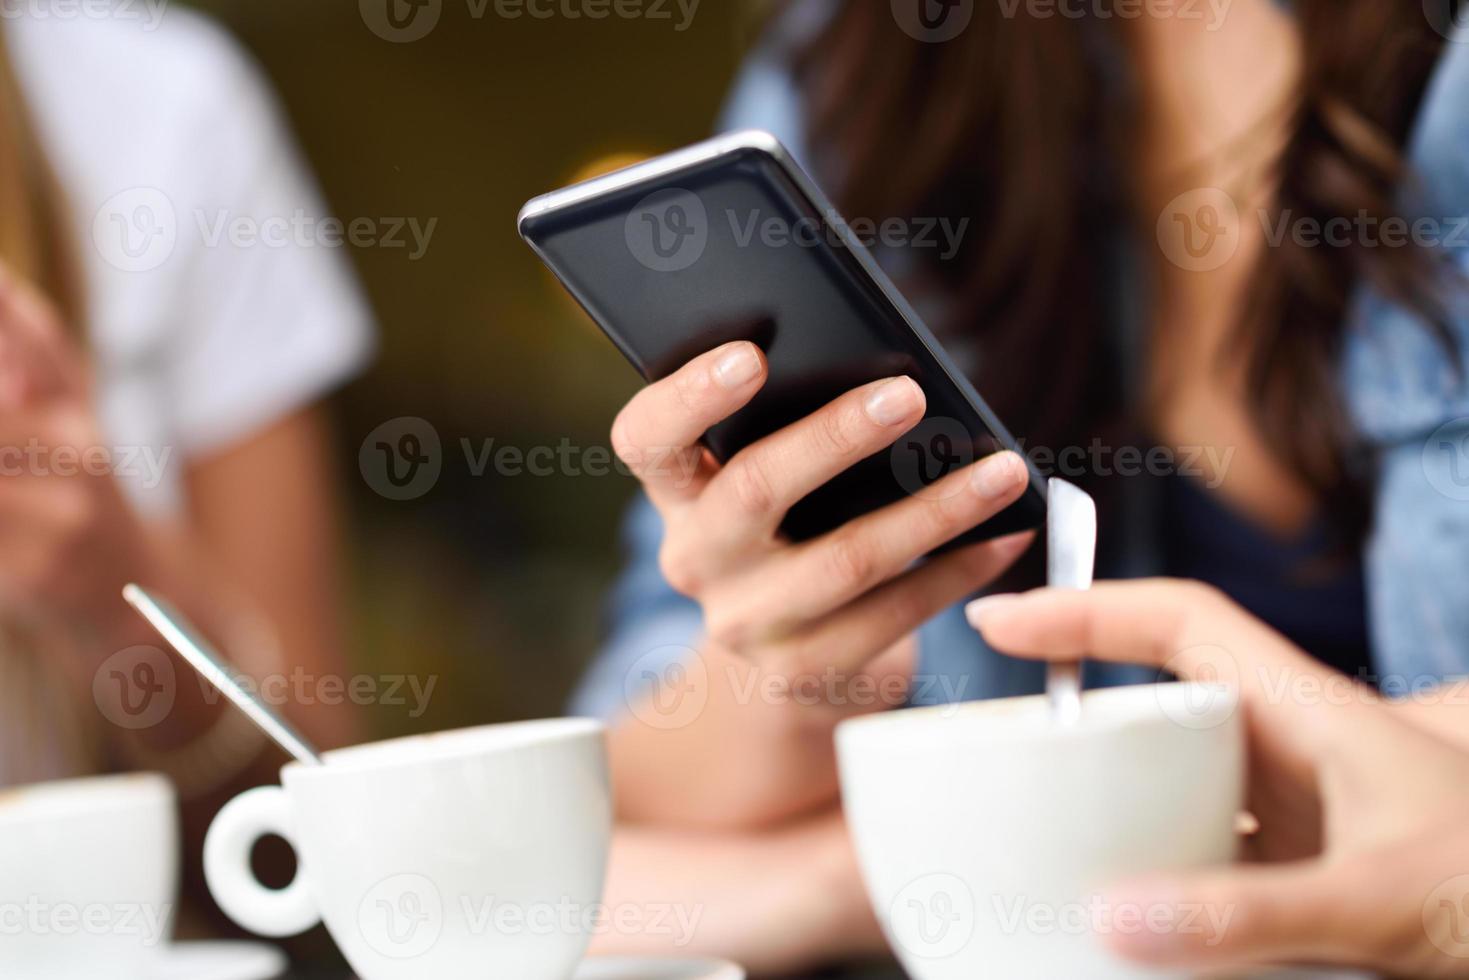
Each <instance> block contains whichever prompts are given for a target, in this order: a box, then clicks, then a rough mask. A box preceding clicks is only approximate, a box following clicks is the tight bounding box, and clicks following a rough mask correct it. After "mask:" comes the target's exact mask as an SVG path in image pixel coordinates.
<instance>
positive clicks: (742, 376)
mask: <svg viewBox="0 0 1469 980" xmlns="http://www.w3.org/2000/svg"><path fill="white" fill-rule="evenodd" d="M759 373H760V356H759V355H758V354H756V353H755V348H754V347H752V346H750V345H749V344H746V343H739V344H734V345H732V346H731V347H730V349H729V350H727V351H725V352H724V353H723V354H721V355H719V360H718V361H716V362H715V363H714V380H716V381H718V382H719V386H720V387H721V388H739V387H741V386H742V385H747V384H749V383H750V382H751V381H753V380H755V375H757V374H759Z"/></svg>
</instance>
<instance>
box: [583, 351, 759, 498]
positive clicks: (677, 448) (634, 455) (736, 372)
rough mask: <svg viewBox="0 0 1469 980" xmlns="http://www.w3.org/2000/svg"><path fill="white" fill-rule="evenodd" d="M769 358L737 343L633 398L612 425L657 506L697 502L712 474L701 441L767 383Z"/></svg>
mask: <svg viewBox="0 0 1469 980" xmlns="http://www.w3.org/2000/svg"><path fill="white" fill-rule="evenodd" d="M766 375H767V369H766V364H765V355H764V354H763V353H761V351H760V348H759V347H756V346H755V345H754V344H752V343H749V342H748V341H743V340H741V341H735V342H734V343H731V344H725V345H724V346H723V347H716V348H715V349H714V350H712V351H709V352H708V353H706V354H701V355H699V356H698V357H696V358H694V359H693V360H692V361H689V363H687V364H685V365H684V366H683V367H681V368H679V369H678V370H677V371H675V372H674V373H673V374H671V375H669V376H668V377H666V378H664V379H662V380H661V381H655V382H653V383H652V384H650V385H648V386H647V387H646V388H644V389H643V390H642V391H640V392H638V393H637V394H636V395H634V396H633V398H632V400H631V401H629V402H628V403H627V405H626V406H625V407H624V408H623V410H622V411H621V412H619V413H618V416H617V421H615V422H613V423H612V449H613V451H614V452H616V453H617V455H618V457H619V458H620V459H621V460H622V461H623V462H624V463H626V464H627V466H628V468H629V469H631V470H632V471H633V473H634V474H635V475H636V476H637V477H638V479H640V480H642V482H643V486H644V487H645V488H646V489H647V491H648V495H649V496H650V497H651V498H652V499H653V502H654V503H655V504H660V505H661V504H664V503H668V502H671V501H676V500H681V499H687V498H690V497H693V496H696V495H697V494H698V492H699V490H700V489H702V486H703V483H704V482H705V481H706V480H707V476H708V474H707V473H706V472H704V467H703V465H702V460H703V455H704V450H703V448H702V447H701V446H700V444H699V440H701V439H703V438H704V433H706V432H708V431H709V430H710V429H711V428H713V427H714V426H715V425H717V424H719V423H720V422H723V421H724V420H725V419H727V418H729V416H731V415H733V414H734V413H735V412H737V411H739V410H740V409H741V408H743V407H744V406H745V405H747V404H748V403H749V401H750V399H751V398H754V397H755V393H756V392H758V391H759V390H760V388H761V386H762V385H763V384H764V383H765V378H766Z"/></svg>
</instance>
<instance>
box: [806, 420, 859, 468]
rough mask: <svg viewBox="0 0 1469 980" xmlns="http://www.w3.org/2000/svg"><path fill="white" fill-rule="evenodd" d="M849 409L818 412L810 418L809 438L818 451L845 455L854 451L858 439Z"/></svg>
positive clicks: (856, 448)
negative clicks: (811, 422) (811, 423)
mask: <svg viewBox="0 0 1469 980" xmlns="http://www.w3.org/2000/svg"><path fill="white" fill-rule="evenodd" d="M853 414H854V413H853V412H851V411H846V410H842V411H826V412H820V413H818V414H817V415H816V417H815V418H814V419H812V421H813V423H814V425H813V426H812V430H811V439H812V442H813V443H814V445H815V449H816V451H817V452H818V453H820V454H822V455H825V456H839V457H847V456H851V455H852V454H854V453H856V452H857V450H858V447H859V440H858V437H857V434H856V426H855V425H854V424H853Z"/></svg>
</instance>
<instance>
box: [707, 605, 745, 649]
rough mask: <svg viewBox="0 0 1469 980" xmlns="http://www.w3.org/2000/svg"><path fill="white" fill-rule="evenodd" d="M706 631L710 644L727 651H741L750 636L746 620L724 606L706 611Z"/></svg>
mask: <svg viewBox="0 0 1469 980" xmlns="http://www.w3.org/2000/svg"><path fill="white" fill-rule="evenodd" d="M704 630H705V633H706V634H707V635H708V637H709V640H710V642H712V643H713V644H715V645H716V646H718V647H722V648H723V649H725V650H740V649H742V648H743V647H744V646H745V643H746V641H747V640H748V639H749V636H750V624H749V623H748V621H746V619H745V618H744V617H743V616H742V615H740V614H738V613H736V612H734V611H732V610H731V609H729V607H728V606H726V605H724V604H718V605H715V606H713V607H711V608H709V609H706V610H705V611H704Z"/></svg>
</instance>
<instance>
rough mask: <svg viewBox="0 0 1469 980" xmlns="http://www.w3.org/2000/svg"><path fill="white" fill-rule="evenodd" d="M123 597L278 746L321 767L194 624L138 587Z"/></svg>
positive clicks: (306, 745) (130, 587)
mask: <svg viewBox="0 0 1469 980" xmlns="http://www.w3.org/2000/svg"><path fill="white" fill-rule="evenodd" d="M122 597H123V598H124V599H126V600H127V603H128V605H130V606H132V607H133V608H134V609H136V610H137V611H138V612H139V613H140V614H141V615H142V617H143V618H144V619H146V620H147V621H148V622H149V624H151V625H152V627H153V628H154V629H155V630H157V631H158V633H159V635H160V636H162V637H163V638H164V639H165V640H167V641H168V645H169V646H171V647H173V648H174V649H175V650H177V651H178V653H179V656H181V657H183V658H184V659H185V660H187V661H188V662H189V665H190V666H191V667H193V668H194V669H195V670H197V671H198V672H199V673H200V674H202V675H203V677H204V679H205V680H207V681H208V682H209V683H211V684H213V685H214V686H215V687H216V688H218V689H219V691H220V693H221V694H223V695H224V696H225V697H227V698H229V699H230V700H231V701H233V702H234V703H235V704H236V705H238V706H239V708H240V710H241V711H243V712H245V714H246V715H248V716H249V718H250V720H251V721H253V722H255V724H256V725H258V726H260V729H261V730H262V731H263V732H265V734H267V735H269V736H270V737H271V738H272V739H274V740H275V743H276V744H277V745H279V746H280V747H281V748H283V749H285V750H286V751H287V752H289V753H290V754H291V755H292V756H294V757H295V758H296V760H297V761H298V762H301V763H304V764H305V765H308V766H319V765H321V764H322V762H321V755H320V754H319V753H318V752H317V751H316V750H315V749H314V748H312V747H311V744H310V743H309V742H307V741H306V740H305V739H304V738H302V737H301V736H300V735H299V734H298V733H297V732H296V730H295V729H294V728H292V727H291V725H290V723H289V722H287V721H286V720H285V719H284V718H282V717H280V716H279V715H277V714H276V713H275V712H274V711H272V710H271V709H270V706H269V705H267V704H265V702H263V701H261V700H260V699H259V698H257V697H255V696H254V695H253V694H251V693H250V692H249V691H246V690H245V689H244V688H243V687H242V686H240V683H239V682H238V681H236V680H235V673H236V672H235V670H234V668H232V667H230V666H229V665H228V664H227V662H226V661H225V659H224V658H223V657H222V656H220V655H219V653H218V652H217V651H216V650H215V649H214V648H213V647H212V646H210V645H209V642H208V641H207V640H205V639H204V638H203V637H202V636H201V635H200V633H199V631H198V630H197V629H196V628H195V627H194V625H193V624H192V623H190V622H189V621H188V620H187V619H186V618H184V615H183V614H182V613H180V612H179V611H178V610H177V609H175V608H173V606H171V605H169V604H168V603H167V602H165V601H164V600H162V599H160V598H158V597H157V596H154V595H151V594H149V592H148V591H147V590H146V589H144V588H143V587H142V586H139V585H128V586H126V587H124V588H123V590H122Z"/></svg>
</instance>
